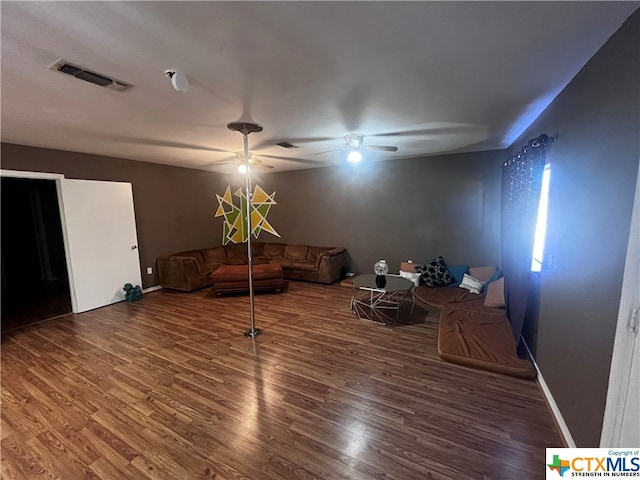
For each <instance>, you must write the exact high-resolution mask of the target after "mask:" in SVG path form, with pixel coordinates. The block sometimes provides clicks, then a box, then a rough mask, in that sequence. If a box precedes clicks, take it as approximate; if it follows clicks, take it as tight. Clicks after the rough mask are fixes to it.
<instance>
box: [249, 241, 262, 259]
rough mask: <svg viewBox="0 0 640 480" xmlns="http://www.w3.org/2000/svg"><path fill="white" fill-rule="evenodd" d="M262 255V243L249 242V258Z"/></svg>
mask: <svg viewBox="0 0 640 480" xmlns="http://www.w3.org/2000/svg"><path fill="white" fill-rule="evenodd" d="M263 255H264V242H251V256H252V257H262V256H263Z"/></svg>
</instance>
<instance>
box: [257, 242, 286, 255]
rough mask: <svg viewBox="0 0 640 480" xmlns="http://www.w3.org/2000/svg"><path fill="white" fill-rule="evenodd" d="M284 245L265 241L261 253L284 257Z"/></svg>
mask: <svg viewBox="0 0 640 480" xmlns="http://www.w3.org/2000/svg"><path fill="white" fill-rule="evenodd" d="M284 247H285V244H284V243H265V244H264V251H263V252H262V254H263V255H264V256H265V257H269V258H282V257H284Z"/></svg>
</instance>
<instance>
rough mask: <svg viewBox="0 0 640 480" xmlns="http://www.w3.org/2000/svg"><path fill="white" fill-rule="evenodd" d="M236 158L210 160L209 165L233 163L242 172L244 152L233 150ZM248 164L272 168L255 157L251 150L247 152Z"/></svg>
mask: <svg viewBox="0 0 640 480" xmlns="http://www.w3.org/2000/svg"><path fill="white" fill-rule="evenodd" d="M235 153H236V158H235V159H233V160H223V161H221V162H211V164H210V165H211V166H217V165H234V166H235V167H237V168H238V172H240V173H244V167H245V163H244V152H235ZM249 166H255V167H259V168H273V165H269V164H268V163H264V162H263V161H262V160H260V159H259V158H256V157H255V156H254V155H253V153H252V152H249Z"/></svg>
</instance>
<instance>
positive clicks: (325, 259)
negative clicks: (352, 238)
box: [316, 247, 347, 284]
mask: <svg viewBox="0 0 640 480" xmlns="http://www.w3.org/2000/svg"><path fill="white" fill-rule="evenodd" d="M346 252H347V251H346V250H345V249H344V248H342V247H336V248H332V249H330V250H325V251H324V252H321V253H320V254H319V255H318V258H317V260H316V270H318V281H319V282H320V283H326V284H329V283H333V282H335V281H336V280H338V279H339V278H340V273H341V270H342V267H344V266H346V265H347V258H346Z"/></svg>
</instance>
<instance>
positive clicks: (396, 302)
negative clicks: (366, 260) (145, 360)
mask: <svg viewBox="0 0 640 480" xmlns="http://www.w3.org/2000/svg"><path fill="white" fill-rule="evenodd" d="M385 277H386V280H387V283H386V285H385V286H384V287H383V288H379V287H378V286H377V285H376V276H375V275H374V274H365V275H359V276H358V277H356V278H354V279H353V286H354V292H353V295H352V296H351V306H350V308H351V311H352V312H353V313H354V314H355V315H356V316H357V317H358V318H359V319H361V320H371V321H374V322H379V323H384V324H385V325H386V324H388V323H398V316H399V313H400V308H401V307H402V305H403V304H405V303H406V302H411V315H413V305H414V301H413V286H414V285H413V282H412V281H410V280H407V279H406V278H402V277H400V276H399V275H385Z"/></svg>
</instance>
